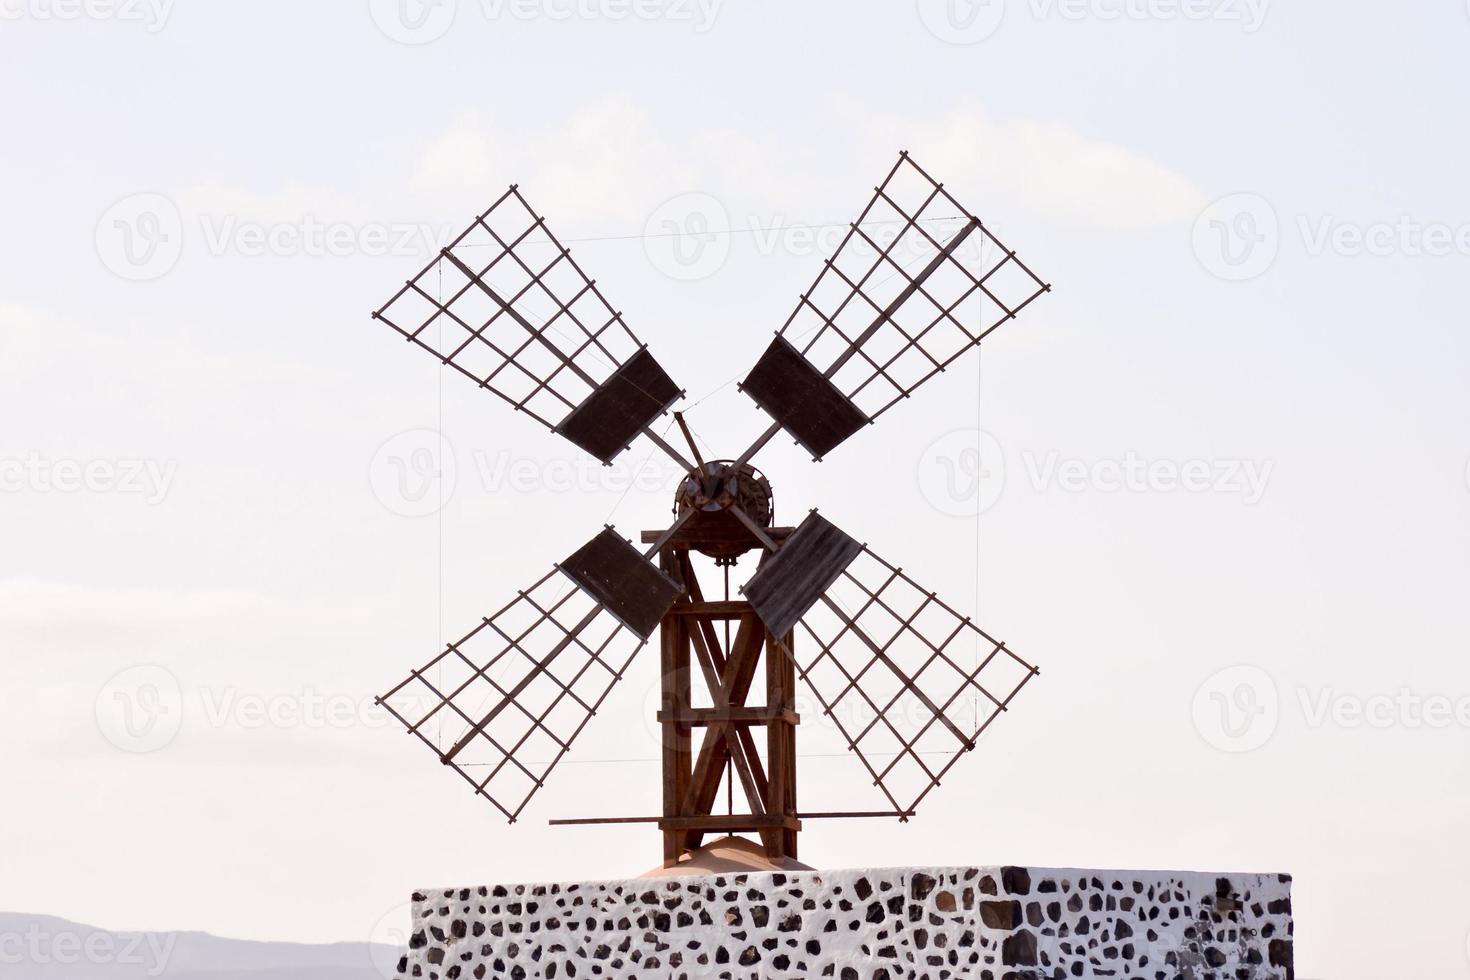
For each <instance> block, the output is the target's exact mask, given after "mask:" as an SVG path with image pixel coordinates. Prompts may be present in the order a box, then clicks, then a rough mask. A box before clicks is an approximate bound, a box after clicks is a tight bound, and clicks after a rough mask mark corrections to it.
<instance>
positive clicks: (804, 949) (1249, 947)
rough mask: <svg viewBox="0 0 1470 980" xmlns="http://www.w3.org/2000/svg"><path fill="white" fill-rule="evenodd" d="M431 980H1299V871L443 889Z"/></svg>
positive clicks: (418, 914)
mask: <svg viewBox="0 0 1470 980" xmlns="http://www.w3.org/2000/svg"><path fill="white" fill-rule="evenodd" d="M399 969H400V973H401V974H402V975H403V976H405V977H410V978H426V980H471V978H473V980H488V978H496V980H498V978H501V977H510V978H513V980H541V978H545V980H565V978H571V980H578V978H609V980H611V978H618V980H621V978H648V980H655V978H656V980H712V978H720V980H737V978H738V980H769V978H793V980H796V978H800V980H807V978H814V977H833V978H836V980H947V978H956V980H958V978H965V980H972V978H978V980H1023V978H1025V980H1031V978H1037V980H1039V978H1056V980H1063V978H1102V977H1110V978H1116V977H1147V978H1153V980H1175V978H1184V980H1247V978H1249V980H1294V972H1293V961H1292V916H1291V878H1290V877H1289V876H1288V875H1279V874H1200V873H1196V872H1155V871H1089V870H1079V869H1063V868H1022V867H961V868H887V869H878V870H854V871H830V872H828V871H811V872H800V873H750V874H725V875H710V876H703V877H680V878H664V879H651V880H645V879H633V880H627V881H599V882H576V883H563V884H554V885H553V884H548V885H496V886H485V887H475V888H453V889H436V890H432V891H424V892H420V893H418V894H415V895H414V906H413V932H412V940H411V942H410V949H409V951H408V953H407V955H406V956H405V957H404V958H403V960H402V962H401V963H400V967H399Z"/></svg>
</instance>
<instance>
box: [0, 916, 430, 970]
mask: <svg viewBox="0 0 1470 980" xmlns="http://www.w3.org/2000/svg"><path fill="white" fill-rule="evenodd" d="M401 953H402V950H396V949H392V948H390V947H386V946H374V945H370V944H368V943H337V944H334V945H331V946H306V945H299V944H295V943H256V942H246V941H244V940H238V939H220V938H218V937H216V936H211V935H208V934H207V933H202V932H167V933H159V932H150V933H116V932H109V931H107V930H106V929H98V928H95V927H93V926H87V925H81V924H80V923H75V922H68V921H66V920H65V919H58V918H54V917H51V916H45V915H22V914H15V913H8V912H0V977H3V978H4V980H160V978H162V980H388V978H391V976H392V970H393V967H394V965H395V964H396V963H397V962H398V957H399V956H400V955H401ZM385 971H386V972H385Z"/></svg>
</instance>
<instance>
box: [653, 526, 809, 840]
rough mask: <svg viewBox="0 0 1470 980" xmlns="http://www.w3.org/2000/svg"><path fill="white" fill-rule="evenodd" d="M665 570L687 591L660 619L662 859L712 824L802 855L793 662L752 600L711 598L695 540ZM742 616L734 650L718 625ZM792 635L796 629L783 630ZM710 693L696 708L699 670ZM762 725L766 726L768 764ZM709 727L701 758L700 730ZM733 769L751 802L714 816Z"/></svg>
mask: <svg viewBox="0 0 1470 980" xmlns="http://www.w3.org/2000/svg"><path fill="white" fill-rule="evenodd" d="M662 560H663V564H664V570H665V571H667V572H669V573H670V574H671V575H673V576H674V577H675V578H676V579H677V580H679V581H680V582H682V583H683V585H684V589H685V593H684V595H683V596H682V597H681V599H680V601H679V602H678V604H676V605H675V606H674V608H673V609H672V610H671V611H670V612H669V614H668V615H667V616H665V617H664V621H663V623H662V625H661V627H660V631H661V634H662V642H661V650H662V661H663V664H662V666H663V670H662V675H663V681H662V699H661V707H660V711H659V715H658V720H659V722H660V724H661V728H662V732H663V762H664V814H663V819H661V820H660V821H659V826H660V829H661V830H663V832H664V863H665V864H666V865H672V864H674V863H677V862H678V860H679V858H680V856H681V855H682V854H683V853H684V852H685V851H688V850H692V849H694V848H696V847H699V846H700V844H701V843H702V842H703V840H704V837H705V835H706V833H709V832H711V831H723V832H737V831H756V832H758V833H759V834H760V837H761V843H762V844H763V845H764V847H765V850H766V854H767V856H768V857H770V858H771V859H772V860H773V861H776V862H780V861H781V860H782V859H784V858H794V857H796V835H797V831H799V830H800V827H801V824H800V821H799V820H798V819H797V816H796V725H797V724H798V723H799V722H800V718H799V717H798V716H797V714H796V711H795V683H796V676H795V668H794V666H793V664H792V662H791V659H790V657H789V656H787V655H786V654H784V653H783V652H780V651H778V649H777V647H776V644H775V641H774V638H773V637H771V636H770V634H769V633H768V632H767V631H766V628H765V626H764V625H763V624H762V623H761V621H760V619H759V617H757V616H756V614H755V611H754V610H753V609H752V608H751V606H750V604H749V603H746V602H731V601H724V602H707V601H705V599H704V595H703V592H702V590H701V589H700V586H699V580H698V579H697V578H696V576H695V574H694V568H693V564H692V562H691V561H690V559H689V552H688V550H687V548H679V547H678V546H675V547H671V548H669V549H666V550H665V551H664V552H663V556H662ZM725 622H730V623H733V624H735V634H734V636H733V637H732V638H731V639H730V642H729V644H728V649H727V648H726V646H725V645H724V644H722V643H721V642H720V636H719V630H718V629H717V624H721V623H725ZM783 639H784V641H785V642H786V643H788V644H789V643H790V642H791V641H792V638H791V637H790V636H789V635H788V636H787V637H784V638H783ZM763 652H764V653H765V654H766V656H765V657H764V661H765V665H766V701H767V703H766V705H764V706H756V705H751V704H749V703H748V701H749V697H750V693H751V688H752V687H753V686H754V683H755V678H756V673H757V670H758V668H759V667H760V665H761V662H762V653H763ZM695 665H697V666H698V669H699V674H700V676H702V677H703V679H704V683H705V686H706V687H707V689H708V691H709V696H710V701H711V706H710V707H708V708H695V707H694V706H693V704H692V696H693V683H692V680H693V668H694V666H695ZM756 725H762V726H765V728H766V732H767V735H766V739H767V744H766V761H765V762H762V759H761V756H760V754H759V752H758V749H757V745H756V739H755V735H754V734H753V732H752V731H751V729H752V728H753V727H754V726H756ZM695 728H703V729H704V735H703V739H702V741H701V742H700V746H699V751H698V754H697V756H696V755H695V754H694V752H693V744H692V743H693V730H694V729H695ZM732 771H733V774H734V778H735V780H737V781H738V782H739V783H740V787H741V790H742V791H743V793H744V795H745V800H746V802H747V804H748V812H747V813H743V814H742V813H730V814H724V815H719V814H715V813H714V810H715V805H716V803H717V801H718V799H719V795H720V785H721V783H723V782H724V781H725V779H726V776H727V773H730V772H732Z"/></svg>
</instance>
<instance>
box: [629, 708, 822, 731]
mask: <svg viewBox="0 0 1470 980" xmlns="http://www.w3.org/2000/svg"><path fill="white" fill-rule="evenodd" d="M658 720H659V721H660V722H664V723H674V724H678V723H683V724H685V725H694V726H698V727H703V726H705V725H714V724H721V723H724V722H730V723H732V724H736V725H767V724H770V723H771V722H784V723H785V724H788V725H800V724H801V715H799V714H797V713H796V712H795V711H791V710H789V709H782V708H758V707H750V706H748V705H742V706H738V707H729V708H688V709H686V710H684V711H678V712H668V711H660V712H659V713H658Z"/></svg>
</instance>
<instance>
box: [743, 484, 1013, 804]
mask: <svg viewBox="0 0 1470 980" xmlns="http://www.w3.org/2000/svg"><path fill="white" fill-rule="evenodd" d="M744 592H745V595H746V598H747V599H749V600H750V602H751V604H752V605H753V606H754V607H755V610H756V613H757V615H759V616H760V617H761V619H762V621H763V622H765V623H766V626H767V628H768V629H769V630H770V631H771V632H772V634H774V635H776V636H786V635H787V632H786V630H788V629H791V628H792V627H793V626H794V627H795V635H794V645H793V646H792V647H790V648H786V649H785V652H786V653H787V655H788V656H790V657H791V658H792V660H793V662H794V663H795V665H796V669H797V673H798V674H799V675H800V676H801V677H802V679H803V680H804V681H806V683H807V685H808V686H809V687H810V688H811V690H812V693H813V694H814V695H815V696H816V699H817V701H818V702H819V703H820V705H821V707H822V711H823V714H824V715H825V716H826V717H828V718H830V719H832V721H833V723H834V724H835V725H836V726H837V729H838V731H839V732H840V733H841V735H842V737H843V739H844V741H845V742H846V743H847V745H848V747H849V748H850V749H851V750H852V751H853V752H854V753H855V754H856V755H857V757H858V759H859V760H860V761H861V762H862V765H863V766H864V767H865V768H866V769H867V771H868V773H869V774H870V775H871V776H872V778H873V782H874V784H875V785H877V786H878V787H879V789H880V790H881V791H882V792H883V794H884V796H885V797H886V798H887V800H888V802H889V803H890V804H891V805H892V806H893V809H894V812H895V813H896V814H908V813H911V812H912V811H913V810H914V809H915V808H916V807H917V806H918V804H919V803H920V801H922V800H923V799H924V797H925V796H927V795H928V794H929V792H930V791H931V790H932V789H933V788H934V787H935V786H937V785H939V782H940V780H941V779H943V778H944V776H945V774H946V773H947V772H948V771H949V770H950V768H951V767H952V766H953V765H954V764H955V763H956V762H957V761H958V760H959V758H960V756H962V755H963V754H964V753H965V752H967V751H970V750H972V749H974V747H975V740H976V739H977V738H978V737H979V736H980V735H981V733H983V732H984V731H985V730H986V729H987V728H989V727H990V724H991V723H992V722H993V721H994V720H995V719H996V718H997V717H999V716H1000V714H1001V713H1002V712H1004V711H1005V710H1006V709H1007V708H1008V706H1009V705H1010V703H1011V701H1012V699H1013V698H1015V696H1016V695H1017V694H1018V693H1020V690H1021V688H1023V687H1024V686H1025V685H1026V683H1027V682H1028V681H1030V680H1031V678H1032V677H1034V676H1035V675H1036V674H1037V673H1038V672H1039V671H1038V670H1037V668H1036V667H1034V666H1032V665H1031V664H1029V663H1027V662H1026V661H1025V660H1023V659H1021V658H1020V657H1019V656H1017V655H1016V654H1015V653H1014V652H1013V651H1011V650H1010V649H1009V648H1008V647H1007V646H1006V645H1005V644H1004V643H1002V642H1000V641H999V640H996V639H995V638H993V637H992V636H990V634H988V633H986V632H985V631H984V630H982V629H980V628H979V627H978V626H976V625H975V624H974V623H973V622H972V621H971V620H970V618H969V617H968V616H962V615H960V614H959V613H958V612H956V611H955V610H954V609H953V608H952V607H951V606H949V605H947V604H945V603H944V602H943V601H941V600H940V599H939V597H938V596H937V595H935V594H934V593H933V592H929V591H926V590H925V589H923V588H922V587H920V586H919V585H918V583H916V582H915V581H914V580H913V579H911V578H909V576H908V575H906V574H904V572H903V570H902V569H901V568H898V567H897V566H895V565H892V564H890V563H889V562H887V561H884V560H883V559H882V558H880V557H879V556H878V555H877V554H875V553H874V552H873V551H872V550H871V549H869V548H868V547H867V545H865V544H859V543H858V542H856V541H854V540H853V539H852V538H850V537H848V536H847V535H845V534H843V533H842V532H841V531H840V530H839V529H837V528H836V527H834V526H833V525H832V524H830V523H829V522H827V521H825V520H823V519H822V518H820V517H818V516H817V515H816V514H815V513H813V514H811V515H810V516H809V517H808V518H807V519H806V521H804V522H803V523H802V525H801V527H799V528H797V530H796V532H795V533H794V534H792V535H791V537H790V538H789V539H787V542H786V544H785V545H783V546H782V547H781V549H780V550H779V551H777V552H776V554H775V555H774V556H772V557H771V559H770V560H768V561H767V562H766V564H765V566H764V567H763V568H762V569H761V570H760V571H759V572H757V573H756V575H755V577H754V578H752V579H751V581H750V582H749V583H748V584H747V585H746V586H745V590H744ZM782 646H783V647H784V646H785V645H784V644H782Z"/></svg>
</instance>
